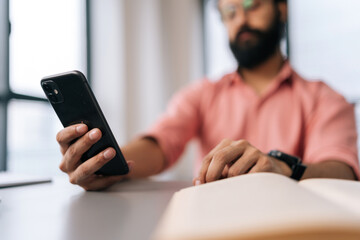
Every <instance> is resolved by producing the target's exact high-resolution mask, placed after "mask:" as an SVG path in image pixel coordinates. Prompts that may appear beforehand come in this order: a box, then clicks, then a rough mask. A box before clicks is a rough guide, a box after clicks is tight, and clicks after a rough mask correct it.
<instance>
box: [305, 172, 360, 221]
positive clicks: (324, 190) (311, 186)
mask: <svg viewBox="0 0 360 240" xmlns="http://www.w3.org/2000/svg"><path fill="white" fill-rule="evenodd" d="M299 184H300V185H301V186H303V187H305V188H306V189H308V190H310V191H313V192H314V193H315V194H317V195H319V196H322V197H324V198H326V199H328V200H329V201H332V202H333V203H336V204H338V205H341V206H342V207H343V208H345V209H348V210H349V211H351V212H354V213H356V214H358V215H359V217H360V182H358V181H351V180H342V179H322V178H319V179H307V180H302V181H300V182H299Z"/></svg>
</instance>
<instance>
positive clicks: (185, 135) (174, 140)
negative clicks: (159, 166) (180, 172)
mask: <svg viewBox="0 0 360 240" xmlns="http://www.w3.org/2000/svg"><path fill="white" fill-rule="evenodd" d="M203 85H204V81H199V82H196V83H194V84H192V85H190V86H188V87H186V88H184V89H182V90H181V91H179V92H178V93H176V94H175V95H174V96H173V97H172V99H171V101H170V102H169V104H168V107H167V110H166V112H165V113H164V114H163V115H162V116H161V117H160V118H159V119H158V120H157V121H156V123H155V124H154V125H153V126H151V128H150V129H149V130H148V131H147V132H146V133H145V134H144V136H145V137H151V138H154V139H155V140H156V141H157V143H158V144H159V146H160V148H161V149H162V151H163V153H164V154H165V158H166V168H168V167H170V166H171V165H173V164H174V163H175V162H176V161H177V160H178V158H179V157H180V155H181V154H182V152H183V151H184V148H185V146H186V144H187V143H188V141H189V140H191V139H192V138H193V137H194V136H196V134H197V132H198V128H199V124H200V122H201V120H200V110H199V107H200V100H201V93H202V90H203Z"/></svg>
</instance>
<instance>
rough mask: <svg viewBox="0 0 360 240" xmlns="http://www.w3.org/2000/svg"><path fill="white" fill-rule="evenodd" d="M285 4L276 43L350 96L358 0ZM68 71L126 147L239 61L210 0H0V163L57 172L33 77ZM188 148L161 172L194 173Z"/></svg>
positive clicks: (171, 175) (357, 85) (359, 49)
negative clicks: (284, 26)
mask: <svg viewBox="0 0 360 240" xmlns="http://www.w3.org/2000/svg"><path fill="white" fill-rule="evenodd" d="M288 5H289V24H288V30H289V31H288V33H287V37H288V39H287V41H284V43H283V46H282V48H283V50H284V53H286V54H288V57H289V59H290V62H291V64H292V66H293V67H294V68H295V70H297V71H298V72H299V73H300V74H301V75H302V76H304V77H306V78H309V79H321V80H323V81H325V82H326V83H328V84H329V85H330V86H332V87H333V88H334V89H336V90H337V91H339V92H340V93H342V94H343V95H344V96H345V97H346V98H347V99H348V101H350V102H352V103H354V104H355V103H357V102H358V101H359V100H360V82H359V80H360V79H359V76H360V67H359V65H360V44H359V38H360V15H359V11H360V1H358V0H344V1H336V0H316V1H313V0H289V1H288ZM286 42H288V44H286ZM74 69H77V70H80V71H82V72H83V73H84V74H85V75H86V76H87V78H88V80H89V81H90V83H91V85H92V87H93V90H94V92H95V95H96V96H97V98H98V101H99V103H100V105H101V107H102V109H103V112H104V114H105V116H106V118H107V120H108V122H109V124H110V126H111V128H112V130H113V132H114V134H115V136H116V138H117V140H118V143H119V144H120V145H124V144H125V143H126V142H127V141H129V140H130V139H131V138H134V137H136V136H137V135H138V134H140V133H142V132H144V131H145V130H146V129H147V128H148V127H149V126H150V125H151V124H152V123H153V122H154V121H155V120H156V119H157V118H158V117H159V115H160V114H161V113H162V112H163V111H164V110H165V108H166V103H167V101H168V100H169V99H170V98H171V96H172V94H173V93H174V92H175V91H177V90H179V89H180V88H181V87H183V86H184V85H187V84H189V83H191V82H193V81H198V80H200V79H202V78H204V77H205V76H207V77H208V78H210V79H212V80H216V79H217V78H219V77H221V76H222V75H223V74H224V73H227V72H230V71H234V70H235V69H236V62H235V60H234V59H233V57H232V55H231V52H230V50H229V49H228V40H227V36H226V32H225V30H224V28H223V25H222V23H221V19H220V16H219V14H218V12H217V9H216V0H181V1H178V0H101V1H100V0H0V170H2V171H4V170H6V171H11V172H18V173H28V174H37V175H46V176H56V175H61V174H62V173H61V172H60V170H58V165H59V163H60V160H61V154H60V152H59V147H58V145H57V143H56V141H55V135H56V133H57V132H58V131H59V130H60V129H62V126H61V124H60V122H59V120H58V119H57V118H56V115H55V113H54V111H53V110H52V108H50V105H49V104H48V103H47V102H46V101H44V98H45V96H44V94H43V93H42V90H41V88H40V80H41V78H42V77H44V76H47V75H52V74H55V73H59V72H64V71H69V70H74ZM329 107H331V106H329ZM356 112H357V116H360V115H359V114H360V108H359V107H356ZM358 119H359V117H358ZM358 126H359V124H358ZM194 152H195V148H194V146H193V144H190V145H189V147H188V149H187V151H186V153H184V155H183V157H182V161H180V162H179V163H178V164H177V165H176V166H174V167H173V168H172V169H170V170H168V171H167V172H165V173H164V174H161V176H159V178H161V179H179V180H180V179H181V180H189V179H192V176H193V171H192V165H193V159H194V158H193V155H194Z"/></svg>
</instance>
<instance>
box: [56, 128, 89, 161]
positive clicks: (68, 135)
mask: <svg viewBox="0 0 360 240" xmlns="http://www.w3.org/2000/svg"><path fill="white" fill-rule="evenodd" d="M87 131H88V127H87V126H86V125H85V124H76V125H72V126H69V127H66V128H64V129H63V130H61V131H60V132H58V134H57V135H56V141H57V142H58V143H59V145H60V151H61V153H62V154H63V155H64V154H65V152H66V151H67V149H68V147H69V146H70V144H71V142H72V141H74V140H75V139H76V138H79V137H81V136H82V135H84V134H85V133H86V132H87Z"/></svg>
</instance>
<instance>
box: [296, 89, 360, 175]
mask: <svg viewBox="0 0 360 240" xmlns="http://www.w3.org/2000/svg"><path fill="white" fill-rule="evenodd" d="M318 96H319V98H318V101H317V103H316V106H314V111H313V113H312V114H311V115H310V117H309V121H308V124H307V126H306V133H305V136H306V137H305V152H304V158H303V161H304V163H318V162H321V161H326V160H338V161H342V162H344V163H346V164H347V165H349V166H351V167H352V169H353V170H354V173H355V174H356V176H357V178H358V179H360V173H359V160H358V152H357V131H356V123H355V113H354V106H353V105H352V104H349V103H348V102H347V101H346V100H345V99H344V98H343V97H342V96H341V95H339V94H337V93H336V92H334V91H333V90H331V89H330V88H329V87H327V86H325V85H323V86H322V88H321V89H320V91H319V95H318Z"/></svg>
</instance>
